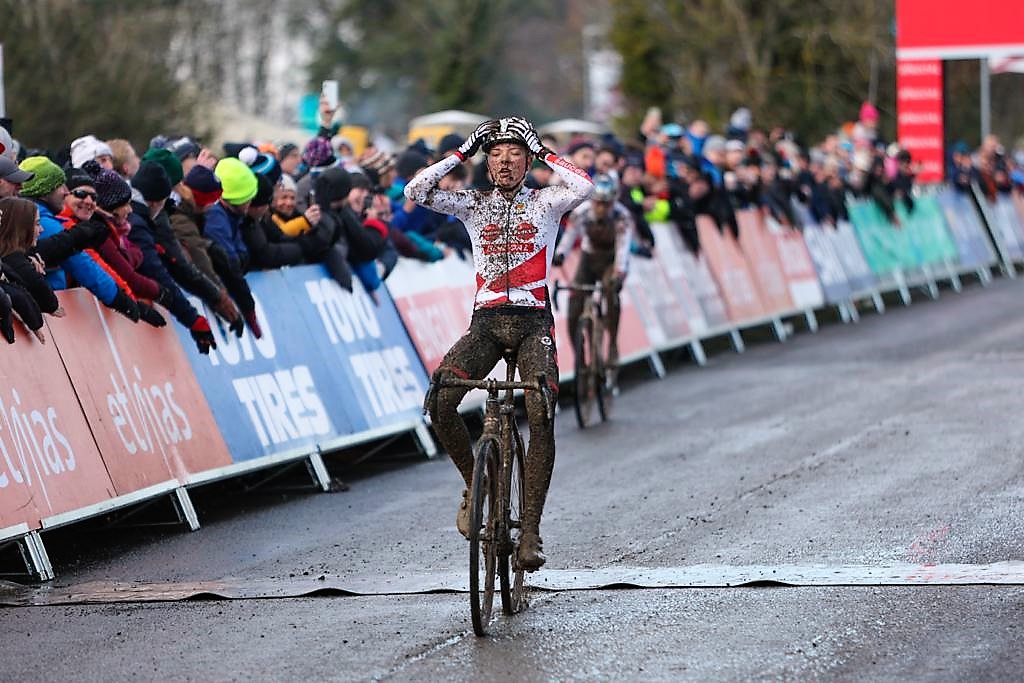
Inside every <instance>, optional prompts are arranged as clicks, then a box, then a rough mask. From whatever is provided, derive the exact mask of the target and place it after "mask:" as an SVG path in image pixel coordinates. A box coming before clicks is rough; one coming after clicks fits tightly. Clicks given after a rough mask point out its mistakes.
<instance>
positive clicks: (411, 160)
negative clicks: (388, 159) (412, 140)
mask: <svg viewBox="0 0 1024 683" xmlns="http://www.w3.org/2000/svg"><path fill="white" fill-rule="evenodd" d="M426 167H427V157H426V156H424V155H423V154H420V153H419V152H417V151H416V150H414V149H411V148H410V149H407V150H405V151H404V152H402V153H401V155H399V157H398V162H397V163H396V164H395V170H397V171H398V175H399V176H401V177H403V178H412V177H413V176H414V175H416V172H417V171H419V170H420V169H421V168H426Z"/></svg>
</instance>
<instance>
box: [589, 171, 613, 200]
mask: <svg viewBox="0 0 1024 683" xmlns="http://www.w3.org/2000/svg"><path fill="white" fill-rule="evenodd" d="M590 198H591V199H592V200H593V201H595V202H614V201H615V200H616V199H618V198H619V184H618V183H617V182H616V181H615V178H613V177H611V176H610V175H608V174H606V173H599V174H597V175H595V176H594V194H592V195H590Z"/></svg>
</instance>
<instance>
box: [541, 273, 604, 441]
mask: <svg viewBox="0 0 1024 683" xmlns="http://www.w3.org/2000/svg"><path fill="white" fill-rule="evenodd" d="M563 290H566V291H570V292H581V293H586V294H588V296H587V298H586V300H585V301H584V304H583V312H582V313H581V314H580V319H579V322H578V323H577V325H576V338H575V339H573V340H572V350H573V353H574V354H575V368H574V372H575V375H574V377H573V388H574V390H575V391H574V392H573V401H574V405H575V407H576V423H577V424H579V426H580V429H586V428H587V426H589V425H590V424H592V421H593V414H594V405H595V404H596V405H597V411H598V413H599V414H600V416H601V421H602V422H605V421H607V420H608V417H609V415H611V412H612V399H613V393H614V391H613V389H614V383H615V378H614V371H615V368H610V367H608V363H607V355H606V353H607V340H606V339H605V337H606V336H607V335H606V329H607V328H606V326H605V319H604V297H603V296H602V288H601V284H600V283H598V284H595V285H576V284H569V285H563V284H561V283H559V282H558V281H555V295H554V299H553V301H554V302H555V306H556V308H557V305H558V293H559V292H561V291H563Z"/></svg>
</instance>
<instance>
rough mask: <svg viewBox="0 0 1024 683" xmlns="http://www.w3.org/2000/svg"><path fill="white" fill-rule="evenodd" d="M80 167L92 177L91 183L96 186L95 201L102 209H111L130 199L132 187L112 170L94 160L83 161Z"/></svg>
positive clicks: (122, 204)
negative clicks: (83, 163)
mask: <svg viewBox="0 0 1024 683" xmlns="http://www.w3.org/2000/svg"><path fill="white" fill-rule="evenodd" d="M82 168H83V169H84V170H85V172H86V173H88V174H89V175H90V176H91V177H92V183H91V184H92V186H93V187H95V188H96V203H97V204H98V205H99V207H100V208H101V209H103V210H104V211H113V210H114V209H116V208H117V207H119V206H124V205H125V204H127V203H128V202H130V201H131V200H132V189H131V188H130V187H128V183H127V182H125V179H124V178H122V177H121V176H120V175H118V174H117V173H115V172H114V171H110V170H107V169H105V168H103V167H102V166H100V165H99V164H97V163H96V162H95V161H87V162H85V166H83V167H82Z"/></svg>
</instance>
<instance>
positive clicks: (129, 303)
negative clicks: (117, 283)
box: [107, 289, 139, 323]
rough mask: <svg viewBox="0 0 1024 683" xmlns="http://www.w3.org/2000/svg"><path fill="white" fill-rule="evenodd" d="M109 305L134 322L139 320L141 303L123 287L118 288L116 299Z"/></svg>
mask: <svg viewBox="0 0 1024 683" xmlns="http://www.w3.org/2000/svg"><path fill="white" fill-rule="evenodd" d="M107 305H108V306H109V307H110V308H113V309H114V310H115V311H117V312H118V313H120V314H121V315H123V316H124V317H126V318H128V319H129V320H131V321H132V322H133V323H137V322H139V305H138V304H137V303H135V300H134V299H132V298H131V297H130V296H128V294H126V293H125V291H124V290H123V289H118V290H117V295H116V296H114V300H113V301H111V302H110V303H109V304H107Z"/></svg>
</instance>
